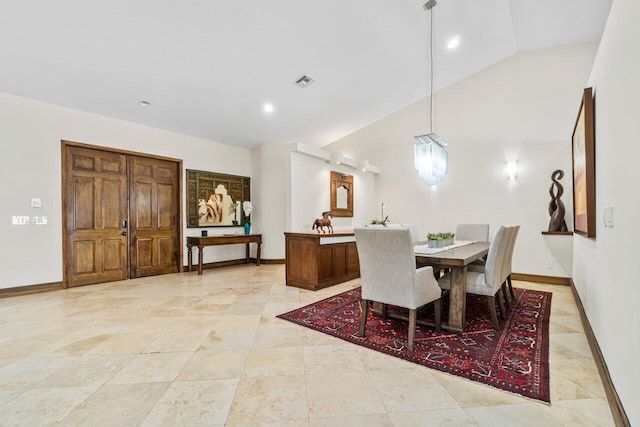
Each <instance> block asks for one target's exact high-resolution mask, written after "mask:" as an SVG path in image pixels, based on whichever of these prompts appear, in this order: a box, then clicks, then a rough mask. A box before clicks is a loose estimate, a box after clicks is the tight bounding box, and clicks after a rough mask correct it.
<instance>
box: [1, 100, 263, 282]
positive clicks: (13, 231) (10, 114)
mask: <svg viewBox="0 0 640 427" xmlns="http://www.w3.org/2000/svg"><path fill="white" fill-rule="evenodd" d="M63 139H64V140H70V141H76V142H83V143H87V144H94V145H98V146H104V147H113V148H118V149H126V150H131V151H136V152H141V153H148V154H155V155H161V156H167V157H173V158H179V159H182V160H183V168H184V169H200V170H209V171H215V172H223V173H230V174H234V175H243V176H251V171H252V165H251V158H252V154H251V151H249V150H246V149H242V148H237V147H232V146H229V145H224V144H219V143H216V142H212V141H206V140H202V139H198V138H193V137H189V136H185V135H180V134H177V133H173V132H168V131H163V130H160V129H156V128H151V127H147V126H142V125H136V124H132V123H129V122H125V121H121V120H115V119H110V118H106V117H102V116H98V115H95V114H90V113H85V112H81V111H77V110H72V109H69V108H64V107H59V106H55V105H52V104H46V103H43V102H38V101H33V100H29V99H26V98H21V97H17V96H13V95H8V94H2V93H0V146H1V147H2V151H3V156H2V157H3V158H2V167H1V168H0V180H1V181H0V182H2V183H3V184H2V186H1V187H0V200H1V202H0V235H1V236H2V242H1V243H0V271H2V276H1V279H0V280H1V282H0V288H8V287H15V286H23V285H33V284H42V283H50V282H58V281H61V280H62V219H61V215H62V206H61V185H62V184H61V148H60V141H61V140H63ZM183 179H184V176H183ZM255 181H256V179H255V178H253V179H252V182H253V183H255ZM183 196H185V195H184V194H183ZM32 197H39V198H41V199H42V208H40V209H36V208H31V207H30V202H31V198H32ZM184 207H185V202H184V200H183V201H182V209H183V213H184ZM13 215H24V216H34V215H37V216H47V217H48V224H47V225H24V226H14V225H11V218H12V216H13ZM184 223H185V224H186V218H185V221H184ZM185 227H186V225H185ZM200 230H201V229H195V228H190V229H186V228H185V233H184V235H185V236H189V235H200ZM230 230H232V229H230V228H217V229H211V231H210V234H214V233H223V232H225V233H228V232H230ZM233 230H237V231H238V232H240V229H239V228H238V229H233ZM184 252H185V259H184V262H185V263H186V248H185V249H184ZM243 257H244V248H243V247H242V246H241V245H232V246H225V247H215V248H213V247H212V248H207V249H205V262H210V261H214V260H215V261H220V260H225V259H238V258H243Z"/></svg>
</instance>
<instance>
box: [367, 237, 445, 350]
mask: <svg viewBox="0 0 640 427" xmlns="http://www.w3.org/2000/svg"><path fill="white" fill-rule="evenodd" d="M354 232H355V236H356V246H357V248H358V257H359V259H360V282H361V284H362V301H361V308H362V314H361V318H360V336H364V335H365V329H366V322H367V312H368V309H369V303H370V302H374V301H375V302H379V303H381V304H382V305H383V313H386V306H387V305H388V304H391V305H394V306H397V307H404V308H407V309H409V319H408V320H409V325H408V334H407V335H408V340H407V341H408V344H407V347H408V349H409V351H413V341H414V337H415V332H416V318H417V311H418V309H419V308H420V307H422V306H425V305H427V304H429V303H431V302H434V301H435V329H436V331H438V332H439V331H440V313H441V304H440V303H441V301H440V293H441V292H440V287H439V286H438V282H437V281H436V279H435V277H434V276H433V268H432V267H422V268H416V258H415V253H414V249H413V239H412V237H411V231H410V230H409V228H407V227H400V228H396V227H393V228H390V227H362V228H356V229H355V230H354Z"/></svg>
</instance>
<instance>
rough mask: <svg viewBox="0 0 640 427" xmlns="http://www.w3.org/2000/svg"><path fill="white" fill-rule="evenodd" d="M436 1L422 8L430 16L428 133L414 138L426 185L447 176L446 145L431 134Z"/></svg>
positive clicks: (415, 150) (418, 168)
mask: <svg viewBox="0 0 640 427" xmlns="http://www.w3.org/2000/svg"><path fill="white" fill-rule="evenodd" d="M435 5H436V0H429V1H428V2H426V3H425V4H424V6H423V7H424V8H425V9H426V10H428V11H429V12H430V14H431V16H430V17H431V23H430V29H429V31H430V32H429V61H430V73H429V74H430V75H429V133H428V134H426V135H418V136H416V137H415V139H416V143H415V145H414V162H415V168H416V170H417V171H418V177H420V179H421V180H422V181H423V182H424V183H425V184H426V185H438V184H439V183H440V182H442V181H443V180H444V178H445V176H446V175H447V163H448V154H447V150H445V147H446V146H447V143H446V142H444V141H443V140H441V139H440V137H438V135H436V134H435V133H433V7H434V6H435Z"/></svg>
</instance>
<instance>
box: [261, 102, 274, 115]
mask: <svg viewBox="0 0 640 427" xmlns="http://www.w3.org/2000/svg"><path fill="white" fill-rule="evenodd" d="M262 109H263V110H264V112H265V113H272V112H273V105H271V104H269V103H266V104H264V107H262Z"/></svg>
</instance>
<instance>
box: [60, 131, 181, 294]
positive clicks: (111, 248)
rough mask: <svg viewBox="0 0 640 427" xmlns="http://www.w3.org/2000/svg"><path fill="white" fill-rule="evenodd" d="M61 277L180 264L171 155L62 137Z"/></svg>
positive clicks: (115, 274) (143, 272) (85, 280)
mask: <svg viewBox="0 0 640 427" xmlns="http://www.w3.org/2000/svg"><path fill="white" fill-rule="evenodd" d="M62 153H63V155H62V157H63V165H62V166H63V174H62V177H63V178H62V181H63V215H64V218H63V240H64V243H63V244H64V253H63V263H64V284H65V286H67V287H73V286H82V285H88V284H94V283H102V282H110V281H115V280H123V279H128V278H136V277H143V276H152V275H157V274H166V273H175V272H178V271H180V260H181V250H180V249H181V246H180V236H181V218H180V210H179V206H180V181H181V179H180V174H181V170H182V165H181V162H180V161H179V160H172V159H163V158H156V157H147V156H144V155H137V154H129V153H123V152H118V151H109V150H108V149H104V150H103V149H97V148H90V147H88V146H83V145H76V144H74V143H68V142H65V141H63V145H62Z"/></svg>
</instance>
